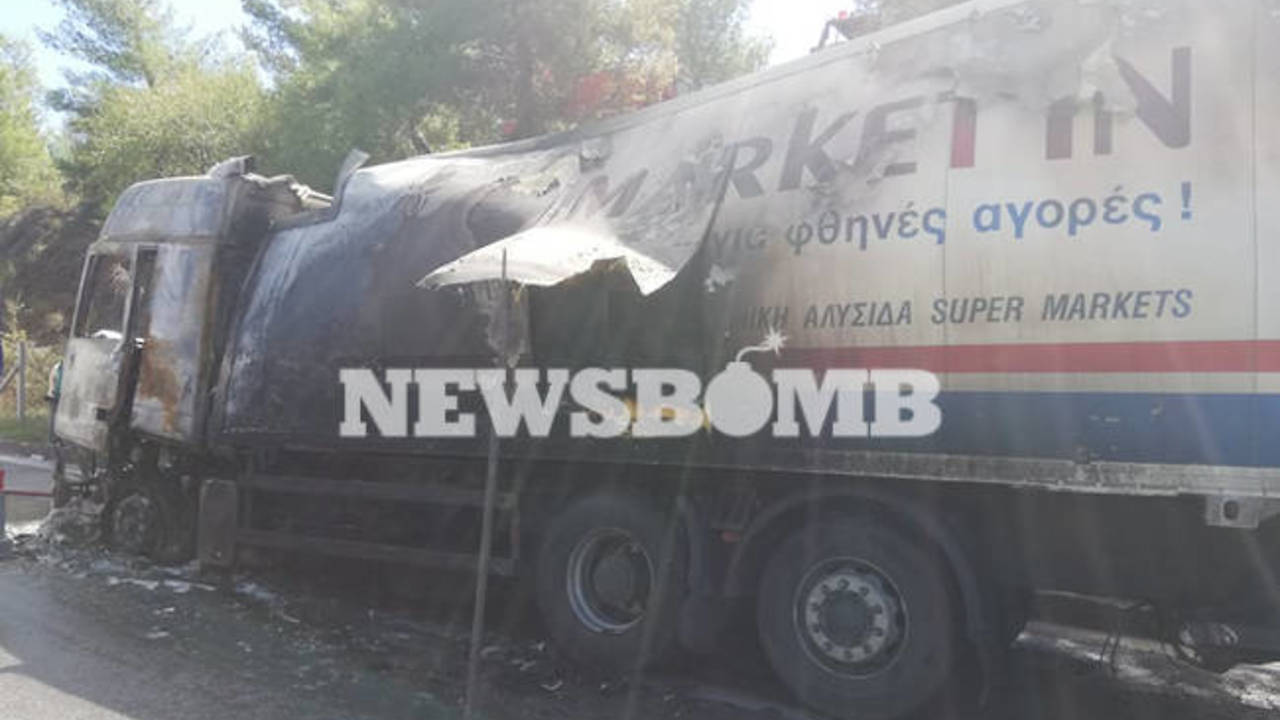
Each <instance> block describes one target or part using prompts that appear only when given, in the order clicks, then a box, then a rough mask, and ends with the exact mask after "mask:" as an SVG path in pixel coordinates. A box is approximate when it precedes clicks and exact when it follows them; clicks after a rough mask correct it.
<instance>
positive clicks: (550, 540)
mask: <svg viewBox="0 0 1280 720" xmlns="http://www.w3.org/2000/svg"><path fill="white" fill-rule="evenodd" d="M684 548H685V544H684V542H683V539H682V537H681V535H680V533H679V530H678V528H677V527H676V526H675V524H674V520H673V519H672V518H671V517H670V516H666V515H664V514H663V513H661V512H659V511H658V510H657V509H656V508H654V507H653V506H652V505H650V504H649V503H648V502H647V501H645V500H642V499H639V498H634V497H630V496H623V495H599V496H596V497H590V498H586V499H584V500H581V501H579V502H578V503H576V504H575V505H573V506H572V507H570V508H569V509H567V510H565V511H564V512H562V513H560V514H559V515H557V516H556V518H555V519H554V520H552V522H551V524H550V526H549V527H548V528H547V532H546V534H545V536H544V539H543V542H542V546H541V549H540V552H539V555H538V569H537V578H536V585H537V599H538V607H539V609H540V610H541V612H542V617H543V620H544V621H545V622H546V625H547V629H548V631H549V632H550V633H551V636H552V638H553V639H554V640H555V641H556V644H557V645H558V646H560V647H561V648H562V649H563V650H564V651H565V652H566V653H567V654H568V655H570V656H571V657H573V658H574V659H575V660H576V661H578V662H579V663H581V664H582V665H583V667H584V668H586V669H592V670H597V671H604V672H609V673H617V672H625V671H628V670H634V669H637V668H639V667H642V666H645V665H650V664H652V662H654V661H656V660H659V659H661V658H663V657H664V656H666V655H667V654H668V653H669V652H670V651H672V650H673V649H674V646H675V640H676V627H677V622H676V620H677V617H678V612H679V610H680V605H681V603H682V602H683V600H684V597H685V595H686V591H685V587H686V583H685V572H686V571H685V568H686V567H687V560H686V551H685V549H684Z"/></svg>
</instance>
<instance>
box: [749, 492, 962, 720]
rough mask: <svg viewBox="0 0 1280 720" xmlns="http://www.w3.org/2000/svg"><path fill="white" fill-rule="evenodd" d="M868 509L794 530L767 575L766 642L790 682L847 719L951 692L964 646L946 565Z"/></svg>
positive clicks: (761, 624)
mask: <svg viewBox="0 0 1280 720" xmlns="http://www.w3.org/2000/svg"><path fill="white" fill-rule="evenodd" d="M926 547H927V546H925V545H923V544H922V543H921V542H920V541H919V540H917V539H915V538H913V537H912V536H911V535H909V534H908V533H905V532H903V531H902V530H900V529H898V528H897V527H895V526H894V525H892V524H890V523H888V522H885V521H884V520H882V519H879V518H876V517H872V516H869V515H857V516H850V517H844V518H828V519H822V520H819V521H817V522H816V523H815V524H811V525H807V526H805V527H802V528H800V529H798V530H796V531H795V532H793V533H792V534H791V535H790V536H789V537H787V538H786V540H784V541H783V543H782V544H781V545H779V546H778V548H777V550H776V551H775V552H774V553H773V555H772V557H770V559H769V561H768V563H767V564H766V566H765V569H764V572H763V574H762V576H761V578H760V592H759V596H758V598H757V623H758V628H759V633H760V640H761V644H762V645H763V646H764V649H765V654H766V655H767V656H768V658H769V662H770V664H771V665H772V666H773V668H774V670H775V672H777V674H778V676H779V677H780V678H781V679H782V681H783V682H784V683H785V684H786V685H787V686H788V687H789V688H790V689H791V691H792V692H794V693H795V695H796V696H797V697H798V698H799V699H800V700H801V701H803V702H804V703H806V704H807V705H809V706H811V707H813V708H816V709H818V710H821V711H822V712H825V713H828V714H830V715H832V716H834V717H838V718H854V717H856V718H859V720H888V719H890V718H899V717H902V716H904V715H906V714H908V713H911V712H913V711H915V710H918V709H920V708H921V707H922V706H923V705H924V704H925V703H926V702H928V701H930V700H931V699H933V698H934V697H936V696H938V694H939V693H940V692H941V691H942V690H943V688H944V686H945V685H946V684H947V680H948V678H949V676H950V675H951V670H952V665H953V663H952V655H953V650H954V646H955V632H956V630H955V627H954V624H953V619H952V618H953V613H952V600H951V595H950V592H949V589H948V583H947V581H946V574H945V572H944V569H943V567H942V566H941V564H940V561H938V560H936V559H935V558H934V557H933V555H932V553H930V552H929V551H928V550H927V549H926Z"/></svg>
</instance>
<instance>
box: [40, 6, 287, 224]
mask: <svg viewBox="0 0 1280 720" xmlns="http://www.w3.org/2000/svg"><path fill="white" fill-rule="evenodd" d="M60 1H61V4H62V6H63V7H64V8H65V9H66V12H67V17H66V19H65V20H64V21H63V22H62V23H61V24H59V25H58V27H57V28H56V29H55V30H54V31H53V32H45V33H42V37H43V39H44V41H45V42H46V43H47V44H48V45H49V46H50V47H52V48H55V49H58V50H61V51H62V52H64V53H66V54H68V55H71V56H73V57H76V58H78V59H80V60H82V61H85V62H87V63H89V64H90V65H91V66H92V67H93V68H94V69H93V71H91V72H88V73H81V74H71V75H69V76H68V80H69V82H70V88H69V89H67V90H65V91H63V92H60V93H58V94H56V95H55V96H53V97H52V99H51V101H52V102H53V104H54V105H55V107H57V108H59V109H62V110H64V111H67V112H68V113H69V114H70V119H69V120H68V122H67V140H68V143H67V148H66V152H65V155H64V156H63V157H60V158H59V165H60V167H61V169H62V171H63V173H64V175H65V176H66V178H67V181H68V185H69V186H70V188H71V189H73V190H74V191H75V192H77V193H78V194H79V195H80V196H81V197H82V198H83V199H85V200H86V201H88V202H91V203H93V204H95V205H96V206H97V207H98V208H99V209H100V210H102V211H105V210H106V208H108V207H109V206H110V203H111V201H112V200H113V199H114V198H115V196H116V195H117V194H119V193H120V191H121V190H123V189H124V188H126V187H128V186H129V185H130V184H132V183H134V182H137V181H139V180H146V179H150V178H155V177H164V176H171V175H193V174H201V173H203V172H205V171H206V170H208V168H209V167H210V166H211V165H213V164H214V163H216V162H218V161H219V160H223V159H225V158H227V157H230V156H232V155H242V154H246V153H249V152H252V151H253V150H254V149H256V148H257V147H258V146H260V145H261V142H260V135H259V128H260V127H261V125H262V116H263V114H264V111H265V107H264V104H263V103H264V93H263V90H262V88H261V85H260V83H259V81H258V77H257V74H256V72H255V69H254V68H253V66H252V65H251V64H250V62H249V59H248V58H236V57H222V56H224V55H226V53H225V52H224V51H223V50H222V48H221V45H220V44H219V43H218V42H217V41H216V39H205V40H199V41H193V40H191V39H189V38H188V37H187V33H186V32H185V31H183V30H181V29H180V28H176V27H175V25H174V20H173V13H172V11H171V10H170V8H169V7H168V5H166V4H165V3H164V2H163V0H60Z"/></svg>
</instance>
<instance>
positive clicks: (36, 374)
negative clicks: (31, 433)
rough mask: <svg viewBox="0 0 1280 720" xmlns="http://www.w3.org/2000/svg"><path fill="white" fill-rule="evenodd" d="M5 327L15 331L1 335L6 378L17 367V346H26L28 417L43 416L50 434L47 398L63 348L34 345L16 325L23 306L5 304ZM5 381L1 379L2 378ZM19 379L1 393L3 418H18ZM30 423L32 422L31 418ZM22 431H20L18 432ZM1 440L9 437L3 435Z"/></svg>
mask: <svg viewBox="0 0 1280 720" xmlns="http://www.w3.org/2000/svg"><path fill="white" fill-rule="evenodd" d="M4 305H5V307H4V311H5V312H4V315H5V326H6V327H9V328H13V329H12V330H10V331H9V332H6V333H4V334H3V335H0V348H3V351H4V374H5V375H8V374H9V372H10V371H11V370H13V369H14V368H16V367H17V366H18V346H19V345H20V344H22V343H25V344H26V346H27V372H26V380H27V388H26V390H27V394H26V412H27V415H28V416H31V415H37V414H43V418H44V423H45V425H44V432H46V433H47V431H48V427H49V426H48V422H49V419H48V415H47V412H48V406H47V405H46V401H45V397H46V396H47V395H48V393H49V376H50V372H51V371H52V370H53V366H54V365H55V364H56V363H57V362H58V360H59V359H61V357H62V349H61V347H54V346H41V345H37V344H35V343H33V342H31V339H30V338H29V337H28V336H27V333H26V332H25V331H23V330H22V329H21V328H20V327H19V325H18V322H17V318H18V315H19V314H20V313H21V311H22V308H21V305H20V303H17V302H16V301H13V300H8V301H6V302H5V303H4ZM0 379H2V378H0ZM17 384H18V380H17V378H16V377H15V378H13V380H12V381H10V383H9V386H8V387H6V388H5V389H4V391H3V392H0V417H14V416H16V414H17ZM28 419H30V418H28ZM19 429H20V428H19ZM0 437H6V436H5V435H3V434H0Z"/></svg>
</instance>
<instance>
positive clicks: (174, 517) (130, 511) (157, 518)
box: [106, 482, 193, 565]
mask: <svg viewBox="0 0 1280 720" xmlns="http://www.w3.org/2000/svg"><path fill="white" fill-rule="evenodd" d="M106 510H107V512H106V521H107V523H108V526H107V537H108V538H109V539H110V542H111V545H112V546H113V547H114V548H116V549H117V550H121V551H123V552H126V553H129V554H131V555H145V556H147V557H149V558H151V559H152V560H155V561H156V562H159V563H162V564H166V565H175V564H179V563H182V562H185V561H187V560H190V559H191V555H192V549H193V543H192V541H191V538H192V532H191V527H190V526H189V523H187V522H185V521H184V517H185V515H186V514H185V513H184V512H183V510H184V508H183V503H182V496H181V493H179V492H178V491H177V489H176V488H167V487H164V486H161V485H160V484H158V483H151V482H141V483H132V484H130V485H129V486H128V487H126V488H124V489H123V491H122V492H120V493H119V496H118V497H116V498H115V499H113V500H112V501H111V502H110V503H109V504H108V505H107V508H106Z"/></svg>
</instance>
